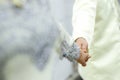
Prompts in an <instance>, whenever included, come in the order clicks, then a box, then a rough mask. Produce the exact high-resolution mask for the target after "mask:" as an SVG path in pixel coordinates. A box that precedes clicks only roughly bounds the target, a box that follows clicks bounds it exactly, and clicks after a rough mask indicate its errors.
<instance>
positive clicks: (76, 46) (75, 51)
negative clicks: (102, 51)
mask: <svg viewBox="0 0 120 80" xmlns="http://www.w3.org/2000/svg"><path fill="white" fill-rule="evenodd" d="M61 53H62V56H63V57H65V58H67V59H68V60H69V61H71V62H76V61H77V62H78V63H80V64H81V65H82V66H86V62H87V61H88V59H89V58H90V56H89V54H88V44H87V41H86V40H85V39H84V38H78V39H76V41H75V42H74V43H73V44H72V45H71V46H70V45H69V44H68V43H67V41H65V40H63V41H62V44H61Z"/></svg>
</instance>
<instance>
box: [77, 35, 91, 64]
mask: <svg viewBox="0 0 120 80" xmlns="http://www.w3.org/2000/svg"><path fill="white" fill-rule="evenodd" d="M75 42H76V43H77V44H78V46H79V47H80V51H81V52H80V57H79V59H77V62H78V63H80V64H81V65H82V66H86V62H87V61H88V59H89V58H90V56H89V54H88V43H87V41H86V40H85V39H84V38H82V37H80V38H78V39H77V40H76V41H75Z"/></svg>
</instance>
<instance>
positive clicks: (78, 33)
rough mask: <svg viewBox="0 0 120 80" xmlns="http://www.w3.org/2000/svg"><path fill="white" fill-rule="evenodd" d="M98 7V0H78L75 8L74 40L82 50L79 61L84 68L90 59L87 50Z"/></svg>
mask: <svg viewBox="0 0 120 80" xmlns="http://www.w3.org/2000/svg"><path fill="white" fill-rule="evenodd" d="M96 5H97V0H76V1H75V4H74V7H73V21H72V22H73V23H72V24H73V38H74V40H76V43H77V44H78V45H79V47H80V48H81V51H82V52H81V56H80V58H79V59H78V60H77V61H78V62H79V63H81V64H82V65H83V66H85V65H86V62H87V60H88V59H89V58H90V56H89V54H88V51H87V49H88V46H89V45H90V43H91V41H92V36H93V32H94V25H95V16H96Z"/></svg>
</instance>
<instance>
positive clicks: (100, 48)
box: [73, 0, 120, 80]
mask: <svg viewBox="0 0 120 80" xmlns="http://www.w3.org/2000/svg"><path fill="white" fill-rule="evenodd" d="M119 8H120V7H119V5H118V2H117V0H76V2H75V4H74V8H73V29H74V31H73V38H74V39H76V38H78V37H84V38H86V40H87V41H88V44H89V51H90V52H89V53H90V55H91V56H92V57H91V59H90V60H89V62H88V64H87V66H86V67H81V66H80V65H79V73H80V75H81V76H82V77H83V78H84V80H120V69H119V68H120V57H119V55H120V29H119V22H120V16H119V12H118V11H119Z"/></svg>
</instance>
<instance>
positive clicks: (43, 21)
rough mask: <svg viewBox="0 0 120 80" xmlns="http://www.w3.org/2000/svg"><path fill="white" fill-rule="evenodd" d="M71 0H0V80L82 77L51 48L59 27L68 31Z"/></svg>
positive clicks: (70, 32)
mask: <svg viewBox="0 0 120 80" xmlns="http://www.w3.org/2000/svg"><path fill="white" fill-rule="evenodd" d="M73 4H74V0H0V80H82V79H81V78H80V76H79V74H78V72H77V64H73V63H71V62H69V61H68V60H67V59H62V60H61V59H60V58H59V54H58V53H57V52H56V51H55V49H54V43H55V41H56V40H57V39H58V36H59V30H58V28H57V27H59V25H58V23H60V24H62V25H63V26H64V28H65V30H66V31H67V32H68V33H69V34H70V35H71V34H72V8H73Z"/></svg>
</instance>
